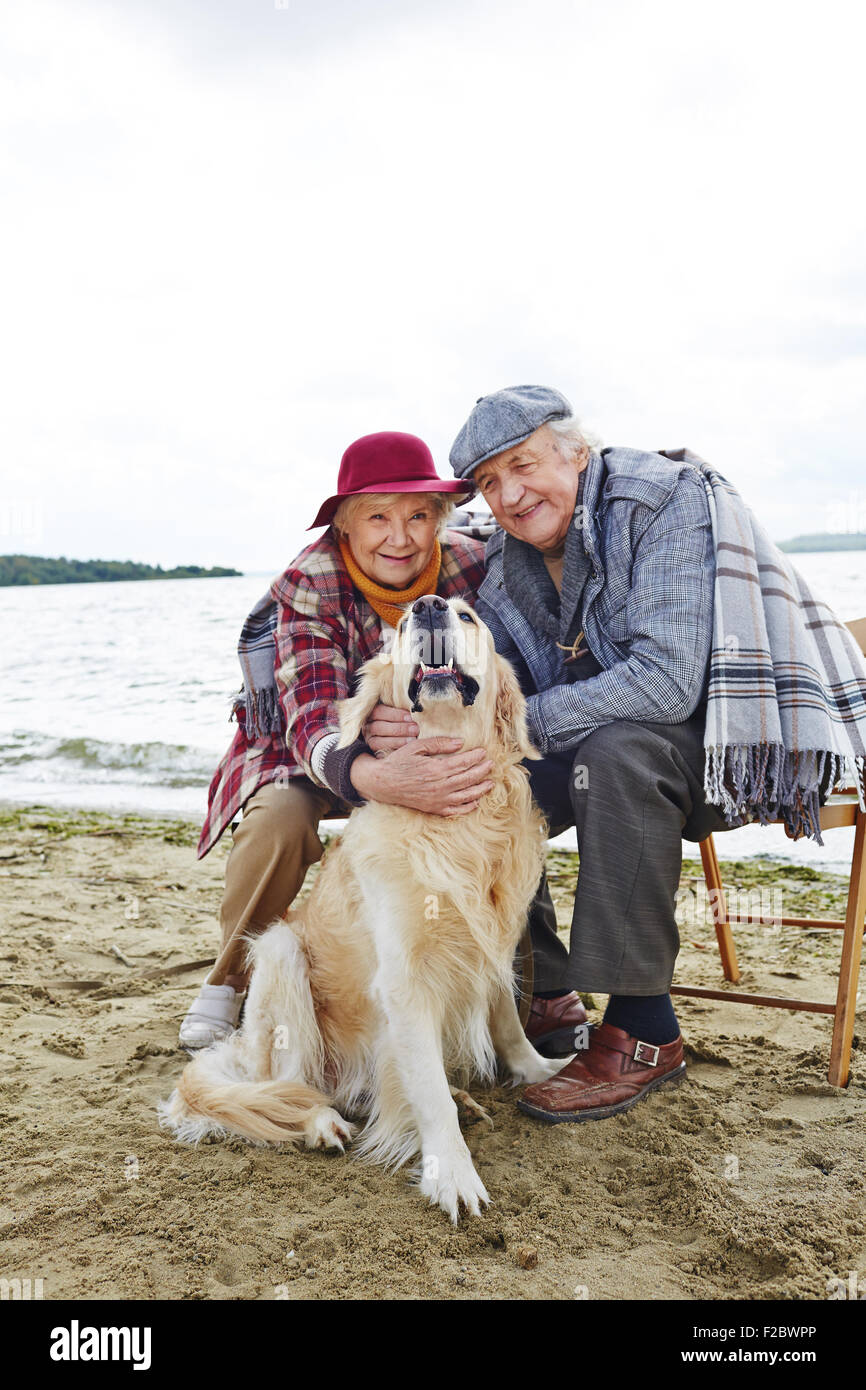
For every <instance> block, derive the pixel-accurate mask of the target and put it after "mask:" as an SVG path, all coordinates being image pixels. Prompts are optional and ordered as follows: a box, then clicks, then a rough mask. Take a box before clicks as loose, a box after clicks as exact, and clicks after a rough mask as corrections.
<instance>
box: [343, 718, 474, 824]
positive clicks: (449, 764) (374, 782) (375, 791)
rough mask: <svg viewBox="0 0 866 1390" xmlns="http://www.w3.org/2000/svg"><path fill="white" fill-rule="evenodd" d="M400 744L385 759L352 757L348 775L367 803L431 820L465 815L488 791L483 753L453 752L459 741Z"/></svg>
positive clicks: (418, 740) (423, 740)
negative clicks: (402, 809)
mask: <svg viewBox="0 0 866 1390" xmlns="http://www.w3.org/2000/svg"><path fill="white" fill-rule="evenodd" d="M379 708H382V706H380V707H379ZM374 713H375V711H374ZM413 722H414V721H413ZM403 743H404V746H402V747H400V748H398V749H397V750H396V751H395V752H393V753H392V754H391V756H390V757H388V758H374V757H371V756H370V755H369V754H367V753H362V754H361V756H360V757H358V758H355V760H354V762H353V763H352V767H351V770H350V773H349V776H350V777H351V780H352V785H353V786H354V788H355V790H356V791H357V792H358V793H359V794H360V795H361V796H363V797H364V798H365V799H366V800H367V801H384V802H385V803H386V804H388V805H390V806H406V807H408V808H409V809H410V810H412V811H426V812H427V813H428V814H429V815H434V816H465V815H468V814H469V812H470V811H474V810H475V809H476V807H477V806H478V804H479V802H480V800H481V797H482V796H483V795H484V793H485V792H489V791H490V790H491V789H492V787H493V783H492V782H491V781H490V773H491V772H492V771H493V763H492V762H491V760H490V758H489V757H488V756H487V753H486V752H485V750H484V749H483V748H469V749H465V750H464V751H462V752H458V749H462V748H463V740H462V739H459V738H418V737H417V736H416V737H414V738H412V739H411V740H410V738H408V737H407V738H405V739H404V740H403Z"/></svg>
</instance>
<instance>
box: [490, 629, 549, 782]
mask: <svg viewBox="0 0 866 1390" xmlns="http://www.w3.org/2000/svg"><path fill="white" fill-rule="evenodd" d="M495 661H496V711H495V714H494V722H495V727H496V736H497V738H498V739H499V740H500V742H501V743H502V745H503V747H504V748H505V749H506V750H507V751H508V752H509V753H513V752H514V750H515V749H516V750H517V752H518V753H519V754H520V756H521V758H540V757H541V754H540V753H539V752H538V750H537V749H535V748H533V746H532V744H531V743H530V741H529V733H528V731H527V728H526V700H525V699H524V695H523V691H522V690H521V689H520V683H519V681H518V679H517V677H516V676H515V674H514V668H513V666H512V665H511V662H510V661H507V660H506V659H505V657H504V656H500V655H499V654H498V653H497V655H496V657H495Z"/></svg>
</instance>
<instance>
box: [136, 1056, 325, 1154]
mask: <svg viewBox="0 0 866 1390" xmlns="http://www.w3.org/2000/svg"><path fill="white" fill-rule="evenodd" d="M220 1046H222V1044H220ZM216 1050H217V1049H216V1048H209V1049H208V1053H202V1055H201V1056H200V1057H196V1058H195V1060H194V1061H192V1062H190V1063H189V1065H188V1066H187V1067H185V1068H184V1070H183V1072H182V1074H181V1077H180V1080H179V1081H178V1083H177V1089H176V1090H175V1091H173V1092H172V1094H171V1096H170V1097H169V1099H168V1100H167V1101H161V1102H160V1105H159V1122H160V1124H161V1125H163V1126H164V1127H165V1128H167V1129H170V1130H171V1131H172V1132H173V1133H174V1135H175V1137H176V1138H177V1139H180V1140H181V1141H183V1142H184V1143H191V1144H196V1143H198V1141H199V1140H200V1139H203V1138H204V1137H205V1136H206V1135H208V1134H212V1135H215V1136H218V1137H219V1138H225V1136H226V1135H227V1134H240V1135H242V1136H243V1137H244V1138H246V1139H252V1140H255V1141H256V1142H258V1143H260V1144H279V1143H285V1142H287V1141H295V1142H304V1141H306V1142H308V1143H309V1142H310V1139H313V1140H314V1141H315V1139H316V1133H317V1126H318V1121H319V1118H320V1117H321V1113H322V1112H323V1111H327V1112H328V1113H329V1115H332V1116H336V1111H333V1110H331V1103H330V1100H329V1098H328V1097H327V1096H326V1095H325V1094H324V1093H323V1092H322V1091H317V1090H316V1089H315V1087H313V1086H305V1085H303V1083H301V1082H296V1081H233V1080H228V1079H227V1078H226V1076H225V1074H224V1073H222V1072H221V1070H220V1068H219V1058H218V1057H215V1056H214V1055H213V1053H214V1052H216ZM209 1054H210V1055H209ZM336 1118H338V1119H339V1116H337V1117H336ZM345 1137H346V1138H349V1137H351V1136H350V1135H346V1136H345ZM311 1146H312V1145H311ZM337 1147H341V1145H337Z"/></svg>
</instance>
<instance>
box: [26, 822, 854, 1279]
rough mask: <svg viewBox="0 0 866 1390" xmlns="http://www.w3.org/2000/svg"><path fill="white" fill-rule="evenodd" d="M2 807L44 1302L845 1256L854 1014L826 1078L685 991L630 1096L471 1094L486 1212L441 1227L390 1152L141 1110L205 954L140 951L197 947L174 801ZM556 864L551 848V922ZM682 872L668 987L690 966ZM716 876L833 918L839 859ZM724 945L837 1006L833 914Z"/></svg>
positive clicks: (795, 1268)
mask: <svg viewBox="0 0 866 1390" xmlns="http://www.w3.org/2000/svg"><path fill="white" fill-rule="evenodd" d="M0 821H2V831H3V833H2V837H0V902H2V933H0V943H2V944H0V956H2V959H0V1020H2V1029H3V1039H4V1048H3V1051H4V1066H3V1074H2V1082H0V1117H2V1121H3V1131H4V1144H3V1160H2V1162H3V1170H4V1175H3V1198H2V1215H0V1237H2V1242H3V1253H2V1261H0V1263H2V1273H3V1275H4V1277H6V1278H10V1279H11V1278H13V1277H20V1278H30V1279H37V1278H41V1279H42V1280H43V1290H44V1297H45V1298H46V1299H52V1298H70V1299H105V1298H124V1299H154V1298H160V1299H166V1298H167V1299H191V1298H192V1299H226V1298H230V1299H273V1298H275V1297H277V1298H284V1297H285V1298H289V1299H298V1298H352V1299H394V1298H431V1299H455V1298H456V1299H540V1298H543V1299H567V1300H572V1299H575V1298H578V1299H582V1298H589V1299H593V1300H595V1299H619V1298H630V1297H638V1298H646V1299H684V1300H688V1299H694V1298H701V1297H709V1298H716V1299H733V1298H738V1299H742V1298H749V1299H770V1298H786V1299H817V1300H821V1299H826V1298H827V1297H828V1290H829V1288H830V1287H831V1283H830V1281H832V1280H834V1279H837V1278H841V1279H847V1277H848V1271H849V1270H860V1271H864V1270H866V1125H864V1119H866V1045H864V1041H863V1040H864V1037H866V1033H864V1027H863V1024H864V1021H866V1020H864V1016H863V1013H862V1010H861V1012H860V1014H859V1015H858V1028H857V1032H858V1034H859V1038H857V1039H855V1052H854V1058H853V1078H852V1081H851V1084H850V1086H849V1087H848V1088H847V1090H846V1091H837V1090H834V1089H833V1088H831V1087H830V1086H829V1085H828V1084H827V1081H826V1069H827V1058H828V1052H829V1042H830V1020H829V1019H828V1018H827V1017H825V1016H821V1015H814V1014H811V1015H810V1014H804V1013H792V1012H788V1011H782V1010H766V1009H753V1008H746V1007H744V1006H732V1005H727V1004H725V1005H722V1004H718V1005H717V1004H714V1003H706V1002H703V1001H701V1002H698V1001H687V1000H680V1001H678V1010H679V1012H680V1017H681V1020H682V1026H683V1034H684V1037H685V1039H686V1043H687V1058H688V1061H689V1064H690V1065H689V1072H688V1079H687V1081H686V1082H685V1083H684V1084H683V1085H682V1086H681V1087H679V1088H678V1089H675V1090H671V1091H669V1092H667V1093H660V1094H658V1095H656V1096H654V1097H653V1098H651V1099H649V1100H647V1101H645V1102H643V1103H641V1104H640V1105H638V1106H637V1107H635V1108H634V1109H633V1110H631V1111H629V1112H628V1113H626V1114H623V1115H620V1116H618V1117H616V1118H614V1119H611V1120H607V1121H605V1122H603V1123H598V1124H586V1125H560V1126H551V1127H547V1126H543V1125H540V1124H537V1123H536V1122H534V1121H532V1120H531V1119H529V1118H527V1117H525V1116H522V1115H521V1114H520V1113H519V1112H518V1111H517V1109H516V1108H515V1104H514V1101H515V1093H514V1092H513V1091H511V1090H510V1089H508V1088H507V1087H503V1088H498V1089H494V1090H492V1091H487V1092H485V1091H483V1090H481V1089H478V1088H476V1089H475V1090H474V1091H473V1094H474V1095H475V1096H476V1097H477V1099H479V1100H480V1101H482V1103H483V1104H484V1105H486V1106H487V1108H488V1109H489V1111H490V1114H491V1116H492V1118H493V1121H494V1125H495V1127H494V1128H493V1129H490V1128H488V1127H487V1126H486V1125H484V1124H482V1123H471V1124H468V1123H467V1124H466V1135H467V1142H468V1143H469V1146H470V1148H471V1149H472V1152H473V1154H474V1157H475V1161H476V1165H477V1167H478V1170H479V1173H480V1175H481V1177H482V1179H483V1181H484V1182H485V1184H486V1186H487V1188H488V1190H489V1192H490V1194H491V1197H492V1205H491V1207H490V1209H489V1210H488V1211H487V1213H486V1214H485V1215H484V1216H483V1217H482V1218H481V1219H474V1220H468V1221H465V1222H463V1223H462V1224H461V1226H460V1227H459V1228H458V1229H456V1230H455V1229H454V1228H452V1226H451V1225H450V1223H449V1222H448V1221H447V1219H446V1218H445V1217H444V1215H443V1214H442V1213H441V1212H440V1211H439V1210H438V1209H435V1210H434V1209H431V1208H428V1207H427V1206H426V1205H425V1204H424V1202H423V1201H422V1199H421V1198H420V1197H419V1195H418V1193H417V1192H416V1191H415V1190H413V1189H412V1188H411V1187H410V1186H409V1184H408V1183H407V1181H406V1178H405V1176H404V1175H402V1174H400V1173H398V1174H394V1175H389V1174H386V1173H384V1172H382V1171H380V1170H378V1169H372V1168H365V1167H361V1166H360V1165H358V1164H356V1163H354V1162H352V1161H351V1159H350V1158H349V1157H340V1156H329V1155H323V1154H319V1153H315V1154H307V1153H299V1152H296V1151H295V1150H293V1149H286V1150H284V1151H276V1150H271V1149H259V1148H253V1147H250V1146H248V1145H246V1144H244V1143H243V1142H241V1141H229V1142H221V1143H218V1142H214V1143H204V1144H202V1145H201V1146H200V1147H199V1148H198V1149H193V1148H185V1147H182V1146H180V1145H178V1144H177V1143H175V1142H174V1141H173V1140H172V1139H171V1138H170V1137H169V1136H168V1135H167V1134H166V1133H164V1132H163V1131H161V1130H160V1129H159V1127H158V1124H157V1119H156V1109H155V1107H156V1103H157V1101H158V1100H159V1099H160V1098H161V1097H163V1096H166V1095H168V1093H169V1092H170V1091H171V1089H172V1086H173V1084H174V1081H175V1078H176V1077H177V1075H178V1073H179V1071H180V1069H181V1067H182V1065H183V1063H184V1061H185V1055H184V1054H183V1053H182V1052H180V1051H179V1050H178V1049H177V1046H176V1040H177V1028H178V1023H179V1021H180V1019H181V1017H182V1016H183V1013H184V1012H185V1009H186V1008H187V1006H188V1003H189V1002H190V1001H191V1000H192V998H193V997H194V995H195V993H196V989H197V986H198V984H199V983H200V982H201V980H202V979H203V978H204V976H205V974H206V967H205V966H199V967H198V968H197V969H195V970H192V971H190V972H186V973H180V974H174V975H171V974H165V973H163V974H159V973H156V974H154V975H152V976H150V977H148V972H159V971H165V970H166V969H168V968H170V967H173V966H176V965H183V964H185V963H188V962H195V961H203V960H206V959H207V958H208V957H210V956H212V955H213V954H214V950H215V947H216V944H217V936H218V931H217V912H218V906H219V900H220V893H221V887H222V878H223V872H224V865H225V858H226V855H227V853H228V844H227V843H222V844H220V845H219V846H218V847H217V848H216V849H215V850H214V851H213V852H212V853H211V855H210V856H208V858H207V859H205V860H204V861H202V862H201V863H199V862H197V861H196V858H195V848H194V846H195V841H196V838H197V832H198V827H197V826H195V825H191V824H188V823H185V822H182V821H177V820H159V819H157V818H149V819H145V818H140V817H135V816H121V815H110V814H106V813H95V812H85V811H79V812H75V811H61V810H53V809H52V810H47V809H44V808H38V807H30V808H27V809H22V808H16V807H11V806H7V807H5V808H0ZM575 873H576V860H575V856H574V855H571V854H567V853H563V852H559V851H555V852H551V855H550V877H551V886H552V891H553V895H554V898H555V899H556V900H557V908H558V912H559V913H560V920H561V924H562V925H563V926H565V925H566V924H567V922H568V920H569V917H570V903H571V894H570V893H569V885H570V884H571V885H573V882H574V876H575ZM696 873H697V866H696V864H695V862H694V860H691V861H688V862H687V863H686V864H685V866H684V871H683V880H682V894H681V897H682V906H683V917H684V921H683V927H682V937H683V949H682V952H681V955H680V961H679V966H678V973H677V981H678V982H679V983H694V984H704V985H711V984H715V983H717V982H718V981H719V979H720V977H721V972H720V967H719V961H718V955H717V954H716V952H715V946H714V937H713V933H712V928H711V927H709V926H707V925H706V923H705V922H704V921H703V920H699V921H693V920H691V918H690V916H689V911H690V904H691V903H692V901H693V899H692V898H691V896H690V894H691V891H692V890H693V889H695V887H696V883H697V880H696ZM724 874H725V881H726V884H730V885H731V886H732V887H734V888H737V889H739V890H740V891H745V890H751V889H755V888H764V889H766V890H768V891H770V890H772V891H775V892H776V893H779V894H781V895H782V901H783V904H784V912H785V915H804V914H808V913H809V912H810V911H813V910H815V909H816V908H819V909H820V910H821V911H822V912H824V913H825V915H826V913H827V910H829V912H830V914H831V915H837V916H838V915H840V914H841V913H842V912H843V911H844V908H843V903H844V894H845V889H846V884H845V882H844V880H842V879H840V878H836V877H832V876H822V875H818V874H817V873H815V871H814V870H811V869H807V868H804V869H802V870H800V869H797V868H796V867H793V868H792V866H791V865H790V864H784V865H776V864H773V863H772V862H769V861H766V860H763V861H749V862H743V863H739V864H737V863H735V864H728V865H726V866H725V869H724ZM308 888H309V884H308V885H307V890H308ZM698 916H699V917H700V916H701V914H700V913H698ZM737 941H738V948H739V952H740V958H741V965H742V966H743V981H742V986H741V987H742V988H745V989H754V988H757V987H759V986H763V987H764V988H765V989H766V990H767V992H771V993H779V994H784V993H790V994H792V995H797V996H799V997H801V998H802V997H807V998H808V997H814V998H818V999H826V1000H828V1001H830V1000H832V999H833V997H834V994H835V983H834V964H835V962H836V961H837V960H838V952H839V939H838V934H837V933H831V932H824V933H823V934H821V933H814V932H800V931H797V930H796V929H793V928H792V929H786V928H781V929H780V928H777V927H772V926H769V927H766V926H754V927H750V928H740V929H739V930H738V933H737ZM63 982H76V985H77V987H74V988H67V987H64V984H63ZM591 1002H592V1004H593V1005H594V1006H595V1008H596V1010H599V1009H601V1008H603V1005H604V1000H603V998H596V999H594V1000H592V1001H591ZM599 1016H600V1013H598V1012H595V1013H593V1014H592V1017H594V1018H597V1017H599ZM861 1278H862V1276H861Z"/></svg>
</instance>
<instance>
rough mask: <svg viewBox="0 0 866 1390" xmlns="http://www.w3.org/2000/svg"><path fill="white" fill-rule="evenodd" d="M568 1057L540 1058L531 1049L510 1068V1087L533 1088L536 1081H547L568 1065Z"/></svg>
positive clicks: (538, 1053)
mask: <svg viewBox="0 0 866 1390" xmlns="http://www.w3.org/2000/svg"><path fill="white" fill-rule="evenodd" d="M568 1060H569V1059H568V1057H542V1055H541V1053H540V1052H536V1051H535V1049H534V1048H533V1050H532V1052H531V1054H529V1055H527V1056H525V1057H521V1059H520V1062H519V1063H517V1064H515V1065H514V1066H512V1068H511V1084H512V1086H534V1085H535V1083H536V1082H537V1081H549V1080H550V1078H551V1077H552V1076H556V1074H557V1072H560V1071H562V1068H563V1067H564V1066H566V1064H567V1063H568Z"/></svg>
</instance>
